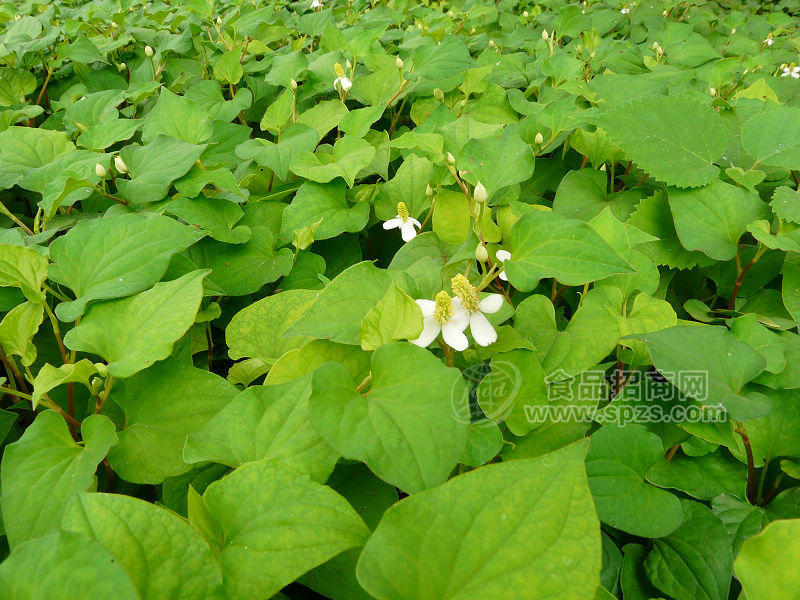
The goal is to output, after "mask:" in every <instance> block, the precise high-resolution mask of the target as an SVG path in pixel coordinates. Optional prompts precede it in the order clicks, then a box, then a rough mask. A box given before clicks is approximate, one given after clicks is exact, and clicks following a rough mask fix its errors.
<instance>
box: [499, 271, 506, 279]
mask: <svg viewBox="0 0 800 600" xmlns="http://www.w3.org/2000/svg"><path fill="white" fill-rule="evenodd" d="M497 276H498V277H499V278H500V279H502V280H503V281H508V275H506V272H505V271H500V272H499V273H498V274H497Z"/></svg>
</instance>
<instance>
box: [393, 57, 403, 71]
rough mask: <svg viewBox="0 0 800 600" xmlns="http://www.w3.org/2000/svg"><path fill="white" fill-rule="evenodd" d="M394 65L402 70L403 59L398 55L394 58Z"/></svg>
mask: <svg viewBox="0 0 800 600" xmlns="http://www.w3.org/2000/svg"><path fill="white" fill-rule="evenodd" d="M394 66H395V67H397V68H398V69H399V70H401V71H402V70H403V59H402V58H400V57H399V56H398V57H397V58H395V59H394Z"/></svg>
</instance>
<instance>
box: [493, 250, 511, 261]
mask: <svg viewBox="0 0 800 600" xmlns="http://www.w3.org/2000/svg"><path fill="white" fill-rule="evenodd" d="M495 256H496V257H497V260H499V261H500V262H506V261H507V260H508V259H509V258H511V252H509V251H508V250H498V251H497V252H495Z"/></svg>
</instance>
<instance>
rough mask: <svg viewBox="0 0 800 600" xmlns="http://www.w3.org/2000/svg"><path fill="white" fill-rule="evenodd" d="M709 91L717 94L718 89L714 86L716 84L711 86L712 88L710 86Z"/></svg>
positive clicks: (713, 94)
mask: <svg viewBox="0 0 800 600" xmlns="http://www.w3.org/2000/svg"><path fill="white" fill-rule="evenodd" d="M708 93H709V94H711V95H712V96H716V95H717V90H716V89H715V88H714V86H711V87H710V88H708Z"/></svg>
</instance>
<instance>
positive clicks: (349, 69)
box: [344, 59, 353, 71]
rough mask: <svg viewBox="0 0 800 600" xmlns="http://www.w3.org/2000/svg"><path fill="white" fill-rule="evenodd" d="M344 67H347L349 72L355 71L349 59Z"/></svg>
mask: <svg viewBox="0 0 800 600" xmlns="http://www.w3.org/2000/svg"><path fill="white" fill-rule="evenodd" d="M344 66H345V67H347V70H348V71H352V70H353V65H352V63H351V62H350V59H347V60H346V61H344Z"/></svg>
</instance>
